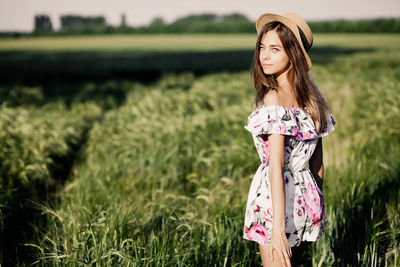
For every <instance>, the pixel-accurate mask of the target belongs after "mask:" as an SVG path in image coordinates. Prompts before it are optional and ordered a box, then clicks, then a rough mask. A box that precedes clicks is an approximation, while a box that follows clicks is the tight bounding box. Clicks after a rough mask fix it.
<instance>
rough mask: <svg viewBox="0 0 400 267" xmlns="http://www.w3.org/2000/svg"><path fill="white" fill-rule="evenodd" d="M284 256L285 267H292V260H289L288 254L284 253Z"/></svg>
mask: <svg viewBox="0 0 400 267" xmlns="http://www.w3.org/2000/svg"><path fill="white" fill-rule="evenodd" d="M282 254H283V256H284V257H285V264H284V265H285V266H288V267H291V265H290V258H289V256H288V254H287V253H285V252H283V253H282Z"/></svg>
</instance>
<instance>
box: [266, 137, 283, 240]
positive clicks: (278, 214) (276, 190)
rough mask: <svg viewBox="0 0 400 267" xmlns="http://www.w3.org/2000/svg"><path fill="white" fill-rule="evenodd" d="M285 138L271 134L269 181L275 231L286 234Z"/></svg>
mask: <svg viewBox="0 0 400 267" xmlns="http://www.w3.org/2000/svg"><path fill="white" fill-rule="evenodd" d="M284 138H285V137H284V136H283V135H280V134H269V135H268V143H269V155H270V157H269V177H270V178H269V179H270V185H271V195H272V209H273V216H274V219H273V230H279V232H280V233H282V234H285V187H284V184H283V173H282V169H283V164H284Z"/></svg>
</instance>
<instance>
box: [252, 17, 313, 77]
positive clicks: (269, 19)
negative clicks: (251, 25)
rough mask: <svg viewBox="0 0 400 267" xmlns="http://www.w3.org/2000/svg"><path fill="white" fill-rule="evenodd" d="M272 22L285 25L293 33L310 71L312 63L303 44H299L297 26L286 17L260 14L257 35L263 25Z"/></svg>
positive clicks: (299, 38)
mask: <svg viewBox="0 0 400 267" xmlns="http://www.w3.org/2000/svg"><path fill="white" fill-rule="evenodd" d="M272 21H279V22H282V23H283V24H285V26H287V27H288V28H289V29H290V30H291V31H292V32H293V34H294V35H295V36H296V38H297V41H298V42H299V44H300V47H301V50H302V52H303V55H304V57H305V58H306V61H307V65H308V69H309V70H310V69H311V67H312V62H311V59H310V57H309V56H308V53H307V52H306V50H305V49H304V46H303V43H302V42H301V37H300V32H299V29H298V28H297V25H296V24H295V23H294V22H293V21H291V20H290V19H288V18H287V17H284V16H281V15H278V14H271V13H265V14H262V15H261V16H259V17H258V19H257V20H256V29H257V35H258V34H260V31H261V29H262V27H263V26H264V25H265V24H267V23H269V22H272Z"/></svg>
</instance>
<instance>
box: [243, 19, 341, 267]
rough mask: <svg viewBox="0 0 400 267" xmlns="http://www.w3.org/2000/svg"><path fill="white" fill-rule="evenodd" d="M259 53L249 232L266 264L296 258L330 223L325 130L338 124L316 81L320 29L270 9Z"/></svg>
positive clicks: (251, 123) (261, 22) (260, 24)
mask: <svg viewBox="0 0 400 267" xmlns="http://www.w3.org/2000/svg"><path fill="white" fill-rule="evenodd" d="M256 29H257V33H258V38H257V44H256V51H255V54H254V60H253V68H252V75H253V82H254V87H255V91H256V98H255V102H256V103H255V104H256V108H255V110H254V111H253V112H252V113H251V114H250V116H249V117H248V121H247V124H246V126H245V128H246V129H247V130H248V131H250V132H251V133H252V136H253V140H254V143H255V146H256V149H257V152H258V155H259V157H260V160H261V165H260V166H259V168H258V170H257V172H256V174H255V176H254V178H253V180H252V183H251V186H250V191H249V195H248V200H247V206H246V213H245V222H244V229H243V238H244V239H248V240H253V241H255V242H257V243H259V247H260V255H261V259H262V262H263V265H264V266H268V267H270V266H291V265H292V264H293V265H296V264H297V261H298V259H299V257H300V256H301V253H302V252H303V251H304V250H305V249H306V247H307V244H308V242H311V241H316V240H317V238H318V237H320V236H321V235H322V234H323V230H324V221H323V219H324V200H323V196H322V178H323V174H324V166H323V160H322V138H321V137H322V136H326V135H327V134H328V133H330V132H332V131H333V130H334V125H335V124H336V123H335V121H334V120H333V117H332V114H331V112H330V110H329V108H328V107H327V104H326V102H325V100H324V98H323V96H322V95H321V93H320V92H319V90H318V88H317V87H316V86H315V85H314V84H313V82H312V81H311V78H310V76H309V73H308V71H309V70H310V68H311V65H312V64H311V60H310V58H309V56H308V54H307V52H308V51H309V49H310V48H311V46H312V43H313V38H312V33H311V30H310V28H309V26H308V25H307V23H306V22H305V21H304V20H303V19H302V18H301V17H299V16H298V15H296V14H293V13H289V14H285V15H283V16H280V15H276V14H268V13H267V14H263V15H261V16H260V17H259V18H258V19H257V21H256Z"/></svg>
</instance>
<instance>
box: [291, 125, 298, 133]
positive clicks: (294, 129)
mask: <svg viewBox="0 0 400 267" xmlns="http://www.w3.org/2000/svg"><path fill="white" fill-rule="evenodd" d="M292 134H293V135H294V136H296V135H297V125H295V126H293V131H292Z"/></svg>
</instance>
